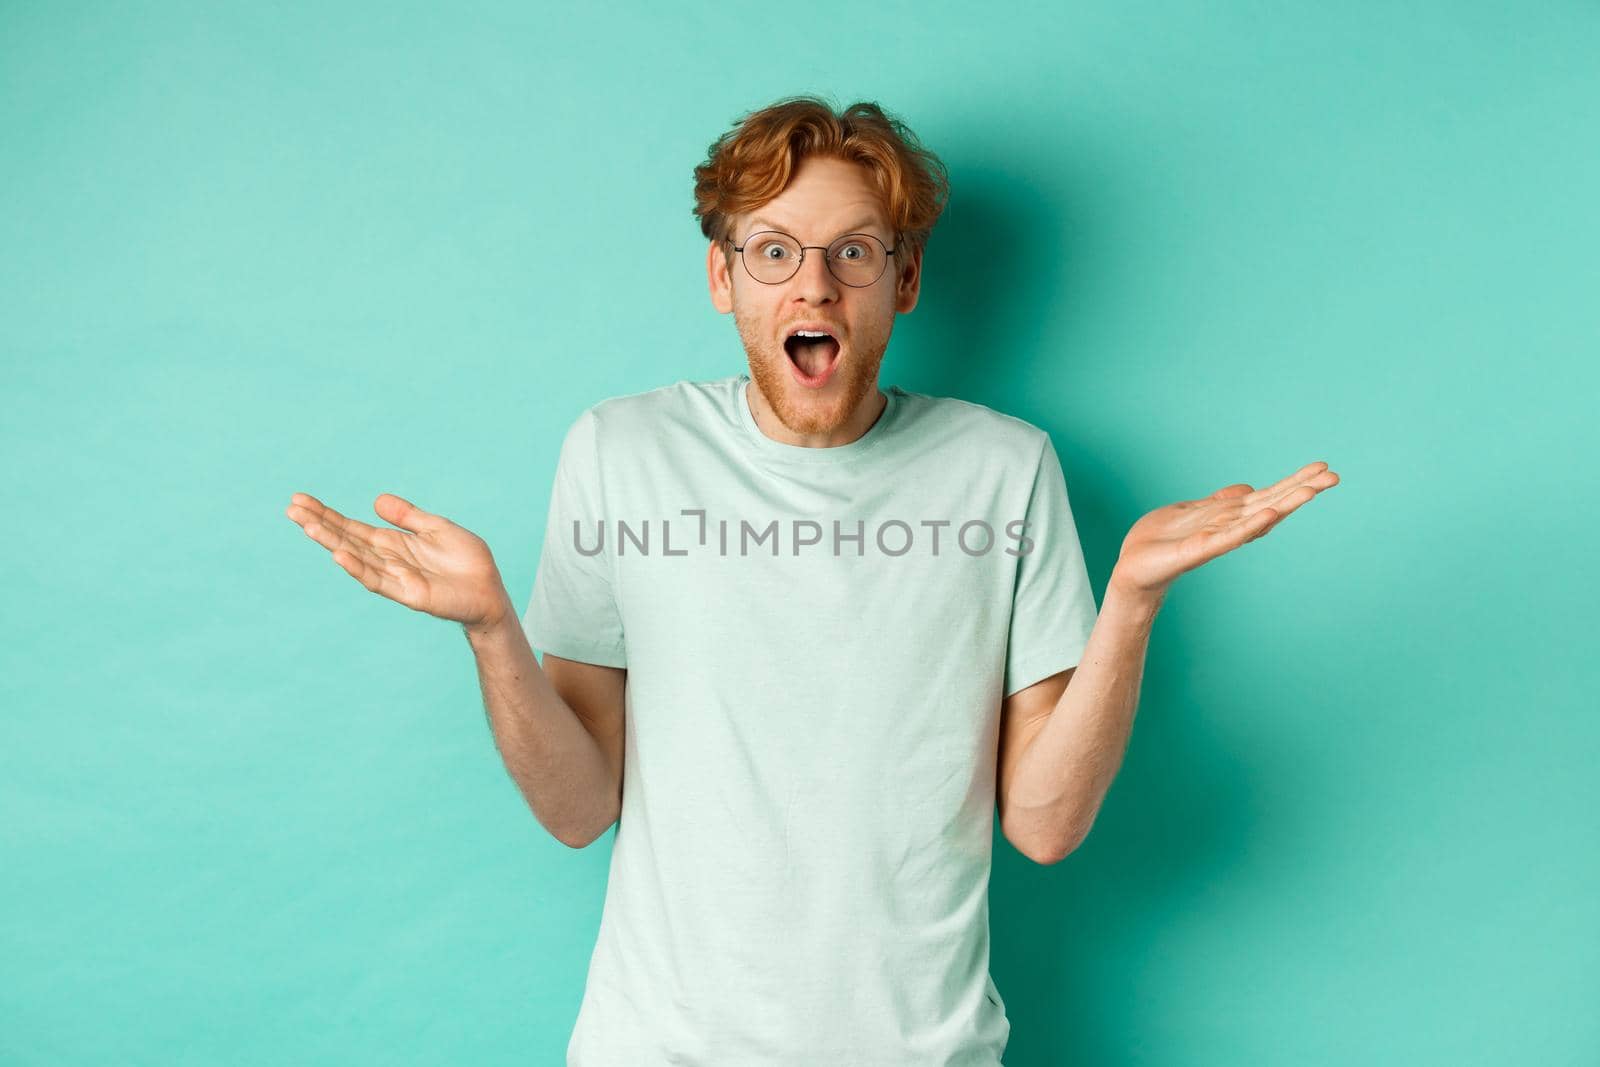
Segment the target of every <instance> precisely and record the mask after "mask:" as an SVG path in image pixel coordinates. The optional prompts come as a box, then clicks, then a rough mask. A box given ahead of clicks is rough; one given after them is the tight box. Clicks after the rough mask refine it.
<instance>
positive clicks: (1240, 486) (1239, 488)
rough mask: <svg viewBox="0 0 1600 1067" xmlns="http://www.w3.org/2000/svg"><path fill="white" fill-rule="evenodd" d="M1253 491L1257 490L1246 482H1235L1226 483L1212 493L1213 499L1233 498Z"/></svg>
mask: <svg viewBox="0 0 1600 1067" xmlns="http://www.w3.org/2000/svg"><path fill="white" fill-rule="evenodd" d="M1253 492H1255V490H1254V489H1252V488H1250V486H1249V485H1248V484H1246V483H1244V482H1235V483H1234V484H1233V485H1225V486H1223V487H1222V488H1221V489H1218V490H1217V491H1216V492H1215V493H1212V494H1211V499H1212V500H1232V499H1233V498H1234V497H1237V496H1245V495H1247V494H1249V493H1253Z"/></svg>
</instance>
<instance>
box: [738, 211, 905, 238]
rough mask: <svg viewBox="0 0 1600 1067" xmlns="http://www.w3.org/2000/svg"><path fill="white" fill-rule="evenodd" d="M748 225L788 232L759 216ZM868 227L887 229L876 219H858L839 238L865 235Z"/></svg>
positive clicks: (842, 231) (841, 232)
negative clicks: (846, 235) (854, 234)
mask: <svg viewBox="0 0 1600 1067" xmlns="http://www.w3.org/2000/svg"><path fill="white" fill-rule="evenodd" d="M750 225H751V226H764V227H766V228H768V229H773V230H782V231H783V232H784V233H788V232H790V231H789V228H788V227H786V226H780V225H778V224H777V223H776V222H773V221H772V220H771V219H764V218H761V217H760V216H757V217H755V218H753V219H751V220H750ZM869 226H872V227H878V228H879V229H887V227H880V226H878V221H877V220H876V219H873V218H858V219H857V221H855V222H853V223H851V224H850V225H849V226H847V227H845V228H844V229H843V230H840V231H839V233H840V235H841V236H843V235H844V234H847V233H865V232H866V228H867V227H869ZM751 232H752V233H754V232H755V231H754V230H752V231H751Z"/></svg>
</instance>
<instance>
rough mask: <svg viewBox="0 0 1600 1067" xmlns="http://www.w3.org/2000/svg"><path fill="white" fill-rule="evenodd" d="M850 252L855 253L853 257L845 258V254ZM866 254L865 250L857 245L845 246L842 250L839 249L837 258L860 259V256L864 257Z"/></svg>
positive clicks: (846, 257)
mask: <svg viewBox="0 0 1600 1067" xmlns="http://www.w3.org/2000/svg"><path fill="white" fill-rule="evenodd" d="M851 251H854V252H855V253H856V254H855V256H853V257H851V256H847V255H846V254H845V253H847V252H851ZM866 254H867V250H866V248H864V247H863V246H861V245H859V244H848V245H845V246H844V247H843V248H841V249H839V252H838V258H840V259H851V258H854V259H860V258H861V257H862V256H864V255H866Z"/></svg>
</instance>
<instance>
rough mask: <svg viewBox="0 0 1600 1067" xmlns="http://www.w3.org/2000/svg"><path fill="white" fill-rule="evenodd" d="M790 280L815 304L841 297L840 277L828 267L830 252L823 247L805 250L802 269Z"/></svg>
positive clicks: (801, 261)
mask: <svg viewBox="0 0 1600 1067" xmlns="http://www.w3.org/2000/svg"><path fill="white" fill-rule="evenodd" d="M790 281H791V283H792V284H793V285H794V286H795V287H796V288H797V289H798V290H799V294H800V295H801V296H802V297H804V298H805V299H806V300H807V301H809V302H811V303H813V304H816V303H821V302H822V301H825V300H830V299H832V300H837V299H838V298H839V285H840V282H839V279H838V278H835V277H834V276H833V272H832V271H831V270H829V269H828V254H827V252H826V251H825V250H823V249H821V248H808V249H806V250H805V252H804V258H802V259H801V260H800V269H799V270H798V271H796V272H795V276H794V277H793V278H792V279H790Z"/></svg>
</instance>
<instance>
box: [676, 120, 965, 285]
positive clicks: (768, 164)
mask: <svg viewBox="0 0 1600 1067" xmlns="http://www.w3.org/2000/svg"><path fill="white" fill-rule="evenodd" d="M808 156H827V157H831V158H834V159H841V160H845V161H846V162H850V163H857V164H859V165H861V166H863V167H865V168H866V170H867V172H868V176H869V180H870V181H871V182H872V184H873V185H875V186H876V187H877V190H878V196H879V199H880V200H881V201H882V206H883V208H884V211H885V214H886V216H887V218H888V220H889V224H890V225H891V226H892V227H893V228H894V230H895V232H896V233H897V234H898V235H899V237H898V242H899V243H901V244H906V245H910V246H911V247H912V248H913V249H915V250H919V251H920V250H921V249H922V248H924V247H925V246H926V245H927V243H928V237H929V235H930V234H932V232H933V225H934V223H935V222H937V221H939V215H940V214H941V213H942V212H943V211H944V207H945V204H946V202H947V201H948V200H949V196H950V182H949V178H948V175H947V173H946V170H945V166H944V164H943V163H942V162H941V161H940V160H939V157H938V156H936V155H934V154H933V153H932V152H930V151H928V150H927V149H925V148H923V147H922V145H921V143H920V142H919V141H918V140H917V137H916V135H915V134H913V133H912V132H911V130H910V129H908V128H907V127H906V126H905V124H904V123H902V122H900V121H899V120H898V119H896V118H894V117H893V116H890V115H887V114H885V113H884V112H883V110H882V109H881V108H880V107H878V105H877V104H875V103H870V102H867V101H861V102H857V103H854V104H851V105H850V106H849V107H847V108H845V109H844V110H843V111H840V112H835V111H834V109H833V107H832V106H830V105H829V104H828V103H827V102H826V101H824V100H822V99H820V98H818V97H815V96H788V97H784V98H782V99H780V100H778V101H776V102H775V103H772V104H769V105H768V106H766V107H764V108H761V109H760V110H758V111H752V112H749V113H747V114H745V115H744V116H742V117H741V118H740V119H739V121H738V124H737V125H736V126H734V128H733V129H731V130H729V131H728V132H726V133H724V134H723V135H722V136H721V137H719V138H717V140H716V141H714V142H713V143H712V145H711V147H710V149H709V150H708V151H707V153H706V160H705V162H704V163H701V164H700V165H699V166H697V167H695V168H694V215H695V217H696V218H698V219H699V220H700V232H701V233H703V234H704V235H705V237H706V239H707V240H721V239H722V238H725V237H732V236H733V234H731V233H729V232H727V231H728V225H729V221H730V217H731V216H734V215H744V214H746V213H748V212H750V211H754V210H755V209H756V208H759V207H760V206H761V205H762V204H765V203H766V202H767V201H769V200H771V199H773V198H774V197H776V196H777V195H778V194H779V193H781V192H783V190H784V189H785V188H786V187H787V186H788V184H789V181H790V179H791V178H793V176H794V173H795V172H796V171H797V170H799V169H800V164H801V162H802V161H803V160H804V159H806V158H807V157H808ZM723 252H724V254H725V255H727V256H729V257H730V258H731V257H732V255H733V252H732V249H731V246H729V245H724V246H723Z"/></svg>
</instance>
